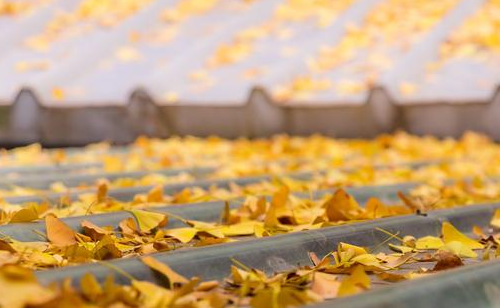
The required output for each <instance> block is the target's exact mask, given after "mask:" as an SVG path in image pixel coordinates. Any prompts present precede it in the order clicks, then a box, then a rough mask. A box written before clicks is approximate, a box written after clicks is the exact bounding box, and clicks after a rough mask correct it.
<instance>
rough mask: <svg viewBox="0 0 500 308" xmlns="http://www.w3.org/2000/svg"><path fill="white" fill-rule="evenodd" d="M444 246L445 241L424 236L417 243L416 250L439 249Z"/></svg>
mask: <svg viewBox="0 0 500 308" xmlns="http://www.w3.org/2000/svg"><path fill="white" fill-rule="evenodd" d="M443 246H444V242H443V240H441V239H440V238H439V237H435V236H424V237H421V238H419V239H417V241H416V242H415V248H416V249H439V248H441V247H443Z"/></svg>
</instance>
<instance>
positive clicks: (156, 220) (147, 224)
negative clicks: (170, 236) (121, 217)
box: [129, 210, 168, 232]
mask: <svg viewBox="0 0 500 308" xmlns="http://www.w3.org/2000/svg"><path fill="white" fill-rule="evenodd" d="M129 212H130V213H132V215H134V217H135V219H136V220H137V223H138V224H139V229H140V230H141V231H143V232H148V231H151V230H152V229H155V228H161V227H164V226H166V225H167V222H168V217H167V216H166V215H164V214H161V213H156V212H149V211H143V210H130V211H129Z"/></svg>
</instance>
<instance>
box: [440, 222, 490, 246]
mask: <svg viewBox="0 0 500 308" xmlns="http://www.w3.org/2000/svg"><path fill="white" fill-rule="evenodd" d="M441 232H442V233H443V241H444V242H445V243H449V242H453V241H457V242H461V243H462V244H464V245H465V246H467V247H468V248H470V249H482V248H483V245H482V244H480V243H479V242H477V241H475V240H473V239H471V238H469V237H467V236H466V235H465V234H463V233H461V232H460V231H458V230H457V229H456V228H455V227H453V225H452V224H450V223H449V222H447V221H446V222H444V223H443V226H442V231H441Z"/></svg>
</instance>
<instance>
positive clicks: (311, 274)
mask: <svg viewBox="0 0 500 308" xmlns="http://www.w3.org/2000/svg"><path fill="white" fill-rule="evenodd" d="M499 215H500V214H498V213H497V214H496V215H495V217H494V219H493V221H492V223H493V222H494V221H496V220H497V219H498V217H497V216H499ZM157 222H158V220H157V221H155V222H154V224H156V223H157ZM59 227H61V226H59ZM143 227H145V228H149V227H151V225H147V224H146V225H145V226H143ZM94 230H95V229H94ZM53 231H54V234H53V236H55V238H54V240H56V241H57V242H58V243H59V244H60V245H69V244H71V243H70V242H71V241H72V240H69V239H70V238H71V237H70V236H69V231H68V230H67V229H64V228H62V229H61V228H59V229H57V230H53ZM56 231H57V232H56ZM380 231H382V232H385V233H387V231H384V230H380ZM102 233H105V232H104V231H98V232H96V234H101V236H104V235H102ZM389 235H390V239H396V240H399V241H400V245H395V244H389V248H390V250H392V251H393V252H389V251H390V250H386V251H387V252H385V253H384V252H370V251H369V250H368V249H367V248H365V247H360V246H356V245H352V244H348V243H342V242H340V243H339V244H338V245H337V247H336V249H335V250H333V251H331V252H330V253H328V254H327V255H325V256H324V257H322V258H319V257H318V256H317V255H316V254H315V253H314V252H310V253H309V259H310V264H311V265H308V266H300V267H297V268H294V269H290V270H287V271H283V272H279V273H275V274H271V275H269V274H268V273H265V272H263V271H261V270H259V269H254V268H249V267H247V266H246V265H244V264H242V263H241V262H239V261H237V260H233V263H234V265H231V268H230V272H231V275H230V276H229V277H227V278H226V279H225V280H223V281H222V282H221V281H204V282H201V281H200V279H199V278H197V277H192V278H190V279H188V278H185V277H183V276H182V275H180V274H179V273H177V272H175V271H174V270H172V269H171V268H170V267H169V266H168V265H166V264H164V263H161V262H159V261H157V260H156V259H154V258H152V257H143V258H142V262H143V263H144V264H145V265H147V266H148V267H149V268H150V269H151V270H152V271H155V272H157V273H158V274H160V275H161V276H163V277H164V280H163V281H165V283H164V284H163V285H158V284H154V283H151V282H148V281H140V280H136V279H135V278H134V277H131V276H128V274H126V273H122V274H124V275H127V277H129V278H130V284H129V285H118V284H116V283H114V282H113V279H112V278H111V277H109V278H108V279H107V280H106V281H105V282H103V283H99V282H98V281H97V280H96V278H95V277H94V276H92V275H91V274H86V275H85V276H84V277H83V278H82V279H81V281H80V290H77V289H75V288H73V287H71V284H70V283H67V282H66V283H63V284H59V285H51V286H50V287H43V286H41V285H39V284H38V283H37V281H36V278H35V277H34V275H33V273H32V272H31V271H30V270H29V269H26V268H23V267H20V266H17V265H14V264H10V263H7V262H4V264H2V265H1V266H0V288H1V289H2V290H7V291H8V292H5V294H4V296H2V297H0V306H4V307H27V306H29V307H66V306H65V305H66V304H67V303H72V305H73V306H76V307H89V306H92V307H110V305H117V306H118V305H119V307H164V306H166V305H168V306H169V307H234V306H242V307H243V306H246V307H248V306H250V307H254V308H264V307H269V305H270V304H271V305H272V307H278V308H281V307H297V306H302V305H305V304H310V303H316V302H320V301H323V300H328V299H334V298H338V297H344V296H352V295H355V294H358V293H360V292H363V291H366V290H369V289H370V288H372V287H374V286H376V285H377V284H381V283H382V282H383V283H385V284H392V283H397V282H399V281H404V280H409V279H416V278H420V277H423V276H427V275H431V274H433V273H436V272H439V271H443V270H449V269H453V268H455V267H460V266H464V264H465V263H466V262H467V261H466V260H468V259H476V258H477V253H476V251H478V250H481V251H483V257H482V259H486V257H485V256H489V255H490V254H491V253H490V252H489V251H490V250H491V249H492V248H493V247H498V242H497V237H498V236H497V235H495V234H493V235H490V236H488V237H487V236H485V235H484V234H481V235H480V237H481V239H480V241H476V240H474V239H472V238H470V237H468V236H467V235H465V234H463V233H461V232H460V231H458V230H457V229H456V228H455V227H454V226H453V225H451V224H450V223H448V222H445V223H443V225H442V230H441V236H440V237H434V236H425V237H421V238H418V239H417V238H415V237H413V236H411V235H407V236H405V237H403V238H399V237H398V236H397V235H395V234H389ZM68 241H69V242H68ZM378 246H380V245H378ZM378 246H377V247H378ZM496 249H497V250H498V248H496ZM496 254H498V253H496ZM26 292H36V294H37V296H36V297H26V296H23V295H24V294H26Z"/></svg>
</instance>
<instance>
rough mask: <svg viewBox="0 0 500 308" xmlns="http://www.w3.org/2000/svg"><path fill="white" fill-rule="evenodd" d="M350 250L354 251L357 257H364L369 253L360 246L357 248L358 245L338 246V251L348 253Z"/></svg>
mask: <svg viewBox="0 0 500 308" xmlns="http://www.w3.org/2000/svg"><path fill="white" fill-rule="evenodd" d="M349 249H352V250H354V255H355V256H359V255H364V254H367V253H368V251H366V249H364V248H363V247H359V246H356V245H351V244H347V243H344V242H340V243H339V245H338V247H337V250H338V251H339V252H340V251H347V250H349Z"/></svg>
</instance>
